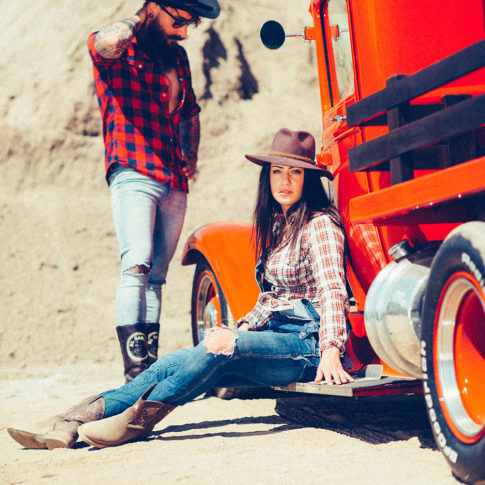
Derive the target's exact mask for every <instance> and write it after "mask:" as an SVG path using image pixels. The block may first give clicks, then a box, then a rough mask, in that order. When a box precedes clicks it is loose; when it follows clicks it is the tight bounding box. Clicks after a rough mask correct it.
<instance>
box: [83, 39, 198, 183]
mask: <svg viewBox="0 0 485 485" xmlns="http://www.w3.org/2000/svg"><path fill="white" fill-rule="evenodd" d="M96 34H97V32H94V33H92V34H91V35H90V36H89V38H88V49H89V53H90V55H91V59H92V61H93V69H94V84H95V87H96V94H97V96H98V102H99V108H100V111H101V116H102V118H103V135H104V146H105V155H106V157H105V170H106V176H108V174H109V169H110V167H111V165H112V164H113V163H120V164H122V165H125V166H128V167H131V168H134V169H135V170H137V171H138V172H140V173H142V174H143V175H146V176H148V177H151V178H153V179H155V180H158V181H159V182H161V183H163V184H165V183H167V184H170V186H171V187H172V188H173V189H176V190H183V191H184V192H188V183H187V178H186V176H185V175H184V173H183V172H182V152H181V148H180V137H179V123H180V121H181V120H187V119H189V118H191V117H192V116H194V115H195V114H197V113H198V112H199V111H200V108H199V106H198V105H197V102H196V98H195V94H194V91H193V89H192V78H191V74H190V68H189V61H188V58H187V54H186V52H185V50H184V49H183V48H182V47H181V46H178V54H177V66H178V68H177V69H178V77H179V80H180V87H181V101H180V102H179V104H178V106H177V108H176V109H175V110H174V112H173V113H170V111H169V104H168V102H169V82H168V80H167V78H166V77H165V76H164V74H163V72H162V71H161V70H160V69H159V68H158V67H157V65H156V64H154V63H153V62H152V60H151V59H150V58H149V57H148V56H147V55H146V54H145V53H144V52H143V51H142V50H141V49H140V48H139V47H138V44H137V41H136V37H135V38H134V39H133V43H132V44H131V46H130V47H129V48H128V50H127V51H126V52H125V53H124V54H123V55H122V56H121V57H120V58H119V59H104V58H103V57H101V56H100V55H99V54H98V53H97V52H96V50H95V48H94V42H95V38H96Z"/></svg>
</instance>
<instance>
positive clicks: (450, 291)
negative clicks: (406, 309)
mask: <svg viewBox="0 0 485 485" xmlns="http://www.w3.org/2000/svg"><path fill="white" fill-rule="evenodd" d="M484 286H485V223H482V222H472V223H467V224H463V225H462V226H460V227H458V228H456V229H455V230H454V231H452V232H451V233H450V235H449V236H448V237H447V238H446V239H445V241H444V242H443V244H442V246H441V247H440V249H439V251H438V253H437V254H436V256H435V258H434V260H433V264H432V266H431V272H430V276H429V283H428V287H427V290H426V295H425V300H424V311H423V334H422V346H421V348H422V354H423V360H422V366H423V378H424V390H425V397H426V403H427V407H428V415H429V418H430V421H431V426H432V428H433V433H434V435H435V439H436V442H437V443H438V446H439V447H440V449H441V450H442V451H443V453H444V454H445V456H446V458H447V460H448V462H449V463H450V465H451V467H452V469H453V473H454V474H455V475H456V476H457V477H458V478H460V479H461V480H463V481H465V482H467V483H474V484H476V483H485V289H484Z"/></svg>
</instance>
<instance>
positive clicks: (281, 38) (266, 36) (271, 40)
mask: <svg viewBox="0 0 485 485" xmlns="http://www.w3.org/2000/svg"><path fill="white" fill-rule="evenodd" d="M259 37H260V38H261V42H262V43H263V44H264V46H265V47H267V48H268V49H273V50H274V49H279V48H280V47H281V46H282V45H283V44H284V43H285V39H286V35H285V29H283V26H282V25H281V24H280V23H279V22H276V20H268V21H267V22H265V23H264V24H263V25H262V26H261V28H260V29H259Z"/></svg>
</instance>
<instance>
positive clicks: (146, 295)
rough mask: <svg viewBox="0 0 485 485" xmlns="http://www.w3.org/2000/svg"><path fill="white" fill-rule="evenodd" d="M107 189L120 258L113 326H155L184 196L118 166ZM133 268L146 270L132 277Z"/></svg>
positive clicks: (181, 221) (185, 203) (178, 229)
mask: <svg viewBox="0 0 485 485" xmlns="http://www.w3.org/2000/svg"><path fill="white" fill-rule="evenodd" d="M109 187H110V192H111V208H112V211H113V219H114V225H115V230H116V236H117V238H118V243H119V246H120V255H121V279H120V283H119V285H118V289H117V292H116V319H117V322H118V325H132V324H135V323H158V322H159V321H160V312H161V308H162V285H163V284H164V283H165V278H166V276H167V271H168V265H169V263H170V260H171V259H172V257H173V255H174V252H175V248H176V247H177V243H178V240H179V237H180V233H181V231H182V226H183V223H184V217H185V211H186V208H187V194H186V193H185V192H182V191H180V190H173V189H172V188H171V187H170V186H169V185H168V184H161V183H160V182H157V181H156V180H153V179H151V178H149V177H146V176H145V175H142V174H140V173H139V172H137V171H136V170H133V169H131V168H128V167H124V166H122V165H117V166H116V168H115V169H114V170H113V172H112V174H111V175H110V178H109ZM134 267H141V268H146V271H145V272H141V273H139V274H137V273H133V272H131V271H130V269H133V268H134Z"/></svg>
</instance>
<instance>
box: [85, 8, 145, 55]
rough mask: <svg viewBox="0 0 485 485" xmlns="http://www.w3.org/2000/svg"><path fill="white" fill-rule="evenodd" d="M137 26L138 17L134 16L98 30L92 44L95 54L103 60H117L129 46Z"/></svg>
mask: <svg viewBox="0 0 485 485" xmlns="http://www.w3.org/2000/svg"><path fill="white" fill-rule="evenodd" d="M139 24H140V17H138V15H134V16H133V17H130V18H127V19H125V20H121V21H120V22H116V23H115V24H112V25H109V26H108V27H106V28H105V29H102V30H100V31H99V32H98V33H97V34H96V41H95V44H94V48H95V49H96V52H97V53H98V54H99V55H100V56H101V57H104V58H105V59H118V58H119V57H121V56H122V55H123V54H124V52H125V51H126V49H128V47H129V46H130V44H131V42H132V41H133V37H134V35H135V32H136V31H137V29H138V27H139Z"/></svg>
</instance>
